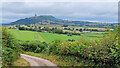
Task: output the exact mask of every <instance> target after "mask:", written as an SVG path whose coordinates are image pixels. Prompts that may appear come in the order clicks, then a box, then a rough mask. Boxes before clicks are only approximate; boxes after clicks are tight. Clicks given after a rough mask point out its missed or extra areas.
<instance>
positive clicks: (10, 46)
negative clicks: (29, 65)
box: [2, 27, 21, 66]
mask: <svg viewBox="0 0 120 68" xmlns="http://www.w3.org/2000/svg"><path fill="white" fill-rule="evenodd" d="M20 51H21V50H20V46H19V45H18V44H17V41H15V38H14V37H13V36H12V35H11V33H10V32H8V31H7V29H6V28H4V27H3V28H2V62H3V66H5V65H6V66H7V65H8V66H9V65H12V63H13V62H14V61H15V60H16V59H18V58H19V57H20V55H19V52H20Z"/></svg>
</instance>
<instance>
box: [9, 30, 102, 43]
mask: <svg viewBox="0 0 120 68" xmlns="http://www.w3.org/2000/svg"><path fill="white" fill-rule="evenodd" d="M9 31H10V32H11V33H12V34H13V36H15V37H16V39H18V40H23V41H33V40H34V37H35V39H38V40H39V41H41V42H43V41H45V42H47V43H50V42H52V41H53V40H55V39H61V40H64V41H67V40H68V39H74V40H76V39H80V38H81V37H85V38H92V39H96V38H101V37H102V34H101V33H84V34H81V35H80V36H78V35H72V36H67V35H64V34H53V33H45V32H33V31H25V30H16V29H9Z"/></svg>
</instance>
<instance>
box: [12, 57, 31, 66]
mask: <svg viewBox="0 0 120 68" xmlns="http://www.w3.org/2000/svg"><path fill="white" fill-rule="evenodd" d="M13 66H28V67H29V66H30V64H29V62H27V61H26V60H25V59H23V58H19V59H17V60H16V61H14V62H13Z"/></svg>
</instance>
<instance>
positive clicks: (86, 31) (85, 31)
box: [82, 31, 90, 33]
mask: <svg viewBox="0 0 120 68" xmlns="http://www.w3.org/2000/svg"><path fill="white" fill-rule="evenodd" d="M82 33H90V31H82Z"/></svg>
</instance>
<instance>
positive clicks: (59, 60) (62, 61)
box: [24, 52, 90, 66]
mask: <svg viewBox="0 0 120 68" xmlns="http://www.w3.org/2000/svg"><path fill="white" fill-rule="evenodd" d="M24 54H27V55H31V56H36V57H41V58H44V59H47V60H50V61H51V62H53V63H55V64H56V65H58V66H88V64H90V62H89V61H86V60H84V59H81V58H79V57H75V56H68V55H54V54H49V55H48V54H46V53H33V52H24Z"/></svg>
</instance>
